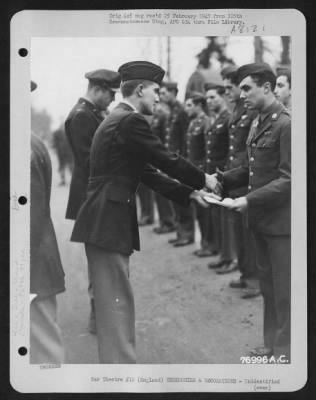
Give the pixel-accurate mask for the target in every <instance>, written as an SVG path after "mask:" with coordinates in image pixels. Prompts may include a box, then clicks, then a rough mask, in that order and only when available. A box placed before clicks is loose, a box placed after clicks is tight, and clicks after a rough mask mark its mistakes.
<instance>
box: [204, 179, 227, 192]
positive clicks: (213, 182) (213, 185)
mask: <svg viewBox="0 0 316 400" xmlns="http://www.w3.org/2000/svg"><path fill="white" fill-rule="evenodd" d="M205 186H206V187H207V189H209V190H211V191H212V192H214V193H215V194H217V195H218V196H221V195H222V191H223V187H222V185H221V183H220V182H219V181H218V179H217V176H216V174H213V175H209V174H205Z"/></svg>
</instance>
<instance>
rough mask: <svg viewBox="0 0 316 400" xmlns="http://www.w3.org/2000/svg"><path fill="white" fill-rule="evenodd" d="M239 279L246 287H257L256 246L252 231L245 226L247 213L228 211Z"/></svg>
mask: <svg viewBox="0 0 316 400" xmlns="http://www.w3.org/2000/svg"><path fill="white" fill-rule="evenodd" d="M230 217H231V223H232V229H233V233H234V243H235V251H236V256H237V259H238V267H239V270H240V274H241V276H240V280H241V281H244V282H245V283H246V284H247V286H248V287H253V288H258V285H259V283H258V270H257V263H256V248H255V242H254V237H253V233H252V231H251V230H250V229H249V228H248V226H247V220H246V219H247V213H240V212H237V211H230Z"/></svg>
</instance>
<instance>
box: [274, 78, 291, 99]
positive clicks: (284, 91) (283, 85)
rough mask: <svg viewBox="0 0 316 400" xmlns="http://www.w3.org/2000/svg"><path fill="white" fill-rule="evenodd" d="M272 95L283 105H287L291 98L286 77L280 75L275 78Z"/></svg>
mask: <svg viewBox="0 0 316 400" xmlns="http://www.w3.org/2000/svg"><path fill="white" fill-rule="evenodd" d="M274 94H275V97H276V98H277V99H278V100H279V101H280V102H281V103H283V104H284V105H287V104H288V103H289V100H290V97H291V87H290V83H289V81H288V78H287V76H285V75H280V76H278V77H277V80H276V86H275V90H274Z"/></svg>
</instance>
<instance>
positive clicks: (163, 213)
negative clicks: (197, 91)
mask: <svg viewBox="0 0 316 400" xmlns="http://www.w3.org/2000/svg"><path fill="white" fill-rule="evenodd" d="M168 113H169V109H168V106H167V105H166V104H162V103H160V104H157V106H156V107H155V110H154V114H153V117H152V121H151V129H152V131H153V133H154V134H155V135H157V136H158V137H159V139H160V140H161V142H162V143H163V144H165V143H166V141H165V136H166V125H167V120H168ZM154 195H155V200H156V205H157V211H158V218H159V226H156V227H154V229H153V231H154V232H155V233H158V234H164V233H170V232H174V231H175V230H176V222H175V212H174V207H173V205H172V202H171V201H170V200H168V199H167V198H166V197H163V196H161V195H160V194H159V193H155V194H154Z"/></svg>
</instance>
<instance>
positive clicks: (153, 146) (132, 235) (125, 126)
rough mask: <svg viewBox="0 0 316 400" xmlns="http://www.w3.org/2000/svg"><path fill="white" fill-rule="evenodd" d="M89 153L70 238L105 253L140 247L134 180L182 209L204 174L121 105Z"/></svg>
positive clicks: (201, 184)
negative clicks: (86, 182)
mask: <svg viewBox="0 0 316 400" xmlns="http://www.w3.org/2000/svg"><path fill="white" fill-rule="evenodd" d="M90 154H91V155H90V178H89V186H88V195H87V199H86V201H85V202H84V203H83V205H82V207H81V209H80V211H79V214H78V217H77V220H76V222H75V225H74V230H73V234H72V240H73V241H78V242H85V243H91V244H94V245H97V246H100V247H102V248H104V249H106V250H108V251H114V252H118V253H122V254H126V255H129V254H131V252H132V251H133V249H135V250H139V248H140V245H139V233H138V224H137V215H136V201H135V192H136V190H137V186H138V184H139V182H142V183H144V184H145V185H147V186H149V187H150V188H151V189H153V190H155V191H157V192H159V193H160V194H162V195H163V196H165V197H167V198H169V199H170V200H174V201H176V202H178V203H179V204H181V205H183V206H186V205H189V194H190V193H191V192H192V190H193V189H192V188H196V189H201V188H202V187H203V186H204V184H205V176H204V173H203V172H202V171H201V170H199V169H198V168H196V167H195V166H193V165H192V164H191V163H190V162H189V161H186V160H185V159H183V158H182V157H181V156H179V155H178V154H176V153H170V152H168V151H167V150H166V148H165V146H164V145H163V144H162V142H161V141H160V140H159V138H158V137H157V136H156V135H155V134H154V133H153V132H152V131H151V129H150V126H149V124H148V122H147V121H146V120H145V118H144V117H143V116H142V115H141V114H138V113H136V112H133V110H132V108H131V107H130V106H129V105H127V104H126V103H121V104H120V105H118V107H117V108H116V109H114V110H113V112H112V113H111V114H110V115H109V117H108V118H107V119H106V121H104V122H103V123H102V124H101V125H100V127H99V128H98V129H97V132H96V134H95V137H94V139H93V143H92V148H91V153H90ZM153 166H154V167H155V168H157V169H159V170H161V171H162V172H163V173H165V174H168V175H170V176H172V177H173V178H174V179H171V178H168V177H167V176H166V175H164V174H162V173H159V172H158V171H157V169H155V168H154V167H153ZM175 179H177V180H180V179H181V181H182V182H183V183H184V185H182V184H180V183H179V182H178V181H176V180H175Z"/></svg>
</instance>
